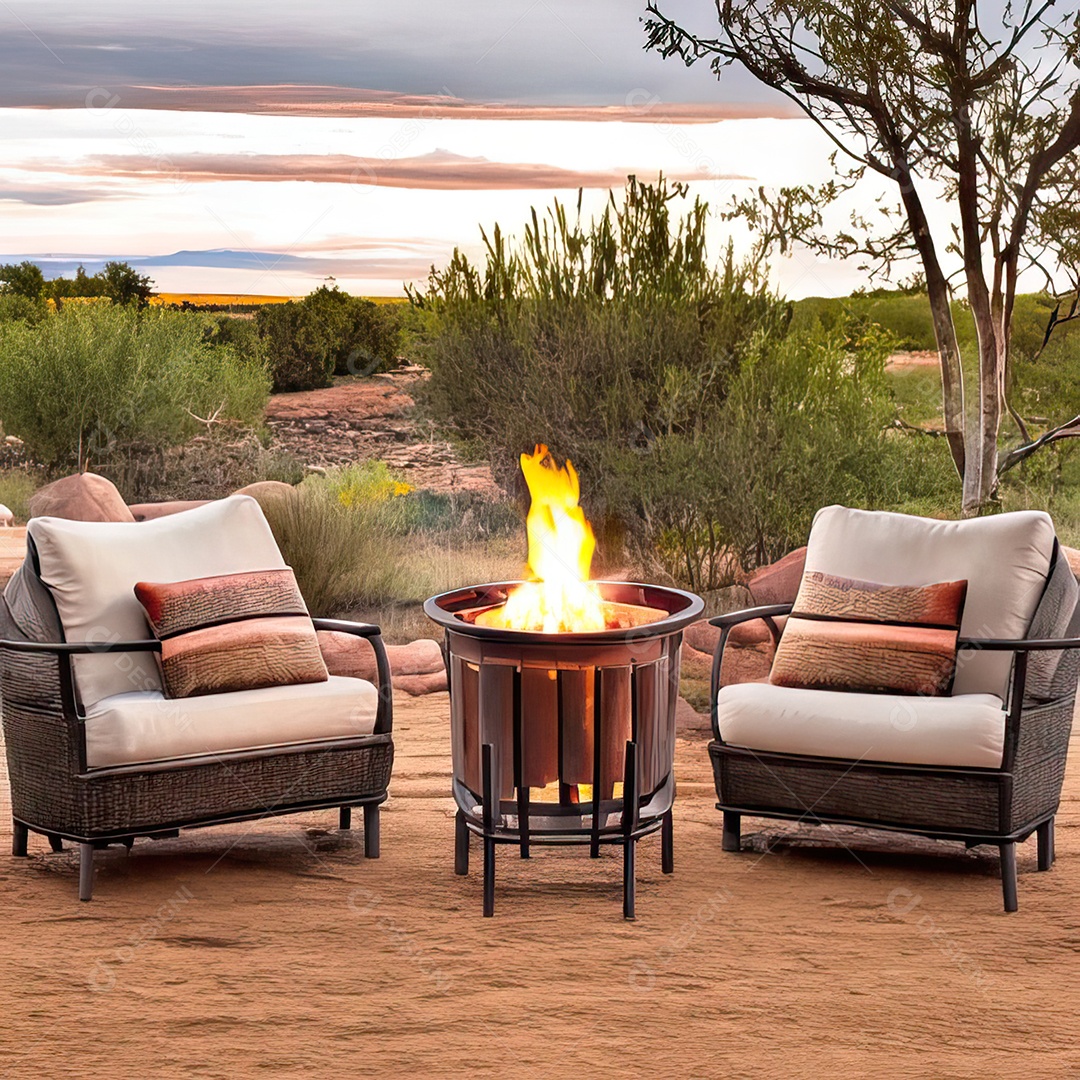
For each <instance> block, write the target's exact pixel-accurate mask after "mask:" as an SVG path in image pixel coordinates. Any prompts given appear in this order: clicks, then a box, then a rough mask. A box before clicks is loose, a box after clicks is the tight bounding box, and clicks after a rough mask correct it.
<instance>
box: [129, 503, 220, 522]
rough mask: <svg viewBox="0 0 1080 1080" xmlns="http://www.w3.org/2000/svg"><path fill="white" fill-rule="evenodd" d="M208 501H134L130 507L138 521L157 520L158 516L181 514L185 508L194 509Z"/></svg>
mask: <svg viewBox="0 0 1080 1080" xmlns="http://www.w3.org/2000/svg"><path fill="white" fill-rule="evenodd" d="M206 503H207V500H206V499H177V500H175V501H173V502H159V503H132V504H131V506H129V507H128V509H129V510H130V511H131V513H132V516H133V517H134V518H135V520H136V521H155V520H156V519H157V518H163V517H168V516H169V515H170V514H179V513H181V512H182V511H184V510H194V509H195V508H196V507H197V506H205V505H206Z"/></svg>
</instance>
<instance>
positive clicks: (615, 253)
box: [412, 178, 789, 512]
mask: <svg viewBox="0 0 1080 1080" xmlns="http://www.w3.org/2000/svg"><path fill="white" fill-rule="evenodd" d="M685 194H686V191H685V188H684V187H683V186H680V185H675V186H674V187H673V188H671V189H669V188H668V187H667V185H666V184H665V183H664V182H663V181H661V182H660V183H659V184H658V185H656V186H650V185H641V184H637V183H636V181H634V180H633V179H632V178H631V181H630V183H629V184H628V186H627V189H626V193H625V197H624V199H623V200H622V202H621V203H620V202H616V200H615V198H614V197H612V199H611V201H610V203H609V205H608V206H607V208H606V210H605V211H604V213H603V215H602V216H601V217H600V218H599V219H596V220H593V221H592V222H590V223H588V224H586V223H584V222H583V221H582V220H581V218H580V205H579V216H578V218H577V219H576V220H571V218H570V217H569V216H568V214H567V211H566V208H565V207H564V206H562V204H560V203H558V202H556V203H555V205H554V207H553V208H552V209H551V210H550V211H549V213H548V215H547V216H546V217H544V218H540V217H538V215H537V214H536V212H535V211H534V212H533V216H532V220H531V221H530V222H529V223H528V224H527V225H526V227H525V231H524V236H523V240H522V242H521V245H520V246H519V247H518V248H517V249H513V248H512V247H511V245H510V244H509V243H508V242H507V241H506V239H505V238H504V236H503V234H502V232H501V230H500V228H499V227H498V226H496V227H495V228H494V230H493V231H492V234H491V236H490V237H488V236H486V235H485V242H486V244H487V257H486V262H485V265H484V267H483V268H482V270H481V269H479V268H476V267H474V266H473V265H472V264H471V263H470V262H469V261H468V259H466V257H465V256H464V255H462V254H461V253H460V252H455V254H454V257H453V258H452V260H451V262H450V264H449V265H448V266H447V267H446V269H445V270H443V271H441V272H440V271H435V270H433V271H432V273H431V276H430V278H429V281H428V287H427V290H426V292H424V293H423V294H419V293H414V294H413V295H412V300H413V302H414V304H415V306H416V308H417V310H418V313H419V316H420V318H421V320H422V327H421V329H420V330H419V331H418V332H417V336H416V342H417V345H418V347H419V349H420V355H421V357H422V358H423V359H424V361H425V362H426V363H427V364H428V366H429V367H430V369H431V378H430V380H429V381H428V383H427V385H426V386H425V387H424V389H423V390H422V403H423V405H424V407H425V408H426V409H427V411H428V412H429V414H430V415H431V416H432V417H433V418H434V419H435V420H436V421H437V422H438V423H439V424H440V425H441V426H442V427H443V428H444V429H445V430H447V431H448V432H450V433H451V434H452V435H453V436H454V437H456V438H457V439H458V440H460V441H462V442H463V443H465V444H466V445H471V446H478V445H479V446H482V447H483V449H484V452H485V453H486V455H487V456H488V457H489V458H490V460H491V463H492V466H493V468H494V469H495V471H496V474H497V475H499V476H502V477H504V478H508V477H509V476H510V475H512V474H513V472H514V471H515V470H516V464H517V455H518V453H520V452H521V451H522V450H531V449H532V447H533V445H534V444H535V443H537V442H545V443H547V444H548V445H549V446H551V447H552V448H553V450H555V452H556V453H557V454H558V455H559V456H560V457H570V458H572V459H573V460H574V462H575V464H576V465H577V466H578V469H579V472H580V473H581V476H582V481H583V485H584V487H583V490H584V495H585V498H586V500H587V501H588V502H589V503H590V505H591V506H592V508H593V510H594V512H599V511H603V510H608V509H610V507H608V506H607V490H608V489H607V485H606V484H605V483H604V482H603V481H602V479H601V476H602V472H601V466H602V464H603V462H604V461H605V459H606V458H607V457H608V456H609V455H610V452H611V450H612V448H621V449H624V450H627V451H630V450H632V449H633V448H635V447H647V446H648V445H650V444H651V443H652V442H654V441H655V440H656V439H658V438H660V437H662V436H666V435H672V434H684V435H690V434H692V433H693V432H695V431H697V430H699V429H700V428H701V425H702V423H703V422H704V421H705V419H706V418H707V417H708V415H709V414H710V413H711V412H713V411H715V409H716V408H717V406H718V404H719V403H720V402H721V401H722V400H723V398H724V396H725V394H726V392H727V387H728V384H729V382H730V380H731V378H732V377H733V375H734V374H735V373H736V372H737V371H738V368H739V364H740V361H741V358H742V356H743V355H744V354H745V352H746V350H747V348H748V346H749V343H750V342H751V340H753V339H754V337H755V336H760V335H765V336H767V337H771V336H779V335H782V334H783V332H784V327H785V324H786V321H787V318H788V314H789V312H788V308H787V306H786V305H785V304H782V303H781V302H780V301H779V300H778V299H777V298H776V297H775V296H774V295H773V294H772V293H771V292H770V291H769V289H768V287H767V285H766V284H765V281H764V279H763V278H762V277H760V276H759V275H758V274H757V273H756V272H755V270H754V269H753V268H752V267H750V266H748V265H745V264H740V263H739V262H738V261H737V260H736V259H735V258H734V256H733V254H732V252H731V250H730V249H729V250H728V252H727V254H726V257H725V258H724V260H723V261H722V262H721V264H720V266H719V267H718V268H717V267H714V266H713V265H712V264H711V263H710V262H709V259H708V254H707V251H706V248H705V215H706V207H705V206H704V204H702V203H701V202H695V203H694V204H693V206H692V207H691V208H690V209H689V210H688V212H687V213H686V215H685V216H683V217H679V218H676V219H674V220H673V210H672V203H673V202H675V201H676V200H678V199H680V198H683V197H684V196H685Z"/></svg>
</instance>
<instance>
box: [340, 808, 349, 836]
mask: <svg viewBox="0 0 1080 1080" xmlns="http://www.w3.org/2000/svg"><path fill="white" fill-rule="evenodd" d="M338 828H339V829H340V830H341V831H342V832H348V830H349V829H351V828H352V807H351V806H342V807H339V808H338Z"/></svg>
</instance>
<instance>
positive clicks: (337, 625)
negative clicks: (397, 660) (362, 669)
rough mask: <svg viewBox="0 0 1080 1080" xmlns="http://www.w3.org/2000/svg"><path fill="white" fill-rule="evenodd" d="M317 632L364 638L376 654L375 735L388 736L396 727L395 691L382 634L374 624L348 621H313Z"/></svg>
mask: <svg viewBox="0 0 1080 1080" xmlns="http://www.w3.org/2000/svg"><path fill="white" fill-rule="evenodd" d="M311 621H312V622H313V623H314V624H315V629H316V630H331V631H333V632H334V633H337V634H352V635H353V637H359V638H364V639H365V640H366V641H368V642H369V643H370V644H371V648H372V651H373V652H374V653H375V671H376V673H377V675H378V680H379V687H378V689H379V711H378V712H377V713H376V714H375V734H376V735H388V734H390V732H391V731H392V730H393V727H394V690H393V684H392V682H391V677H390V658H389V657H388V656H387V655H386V646H385V645H384V644H383V639H382V633H381V631H380V630H379V628H378V627H377V626H375V625H374V624H373V623H359V622H349V621H348V620H347V619H312V620H311Z"/></svg>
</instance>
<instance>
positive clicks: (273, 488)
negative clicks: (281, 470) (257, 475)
mask: <svg viewBox="0 0 1080 1080" xmlns="http://www.w3.org/2000/svg"><path fill="white" fill-rule="evenodd" d="M233 494H234V495H250V496H251V497H252V498H253V499H254V500H255V501H256V502H257V503H258V504H259V505H260V506H266V504H267V503H270V502H278V501H279V500H281V499H295V498H296V488H294V487H293V486H292V484H283V483H282V482H281V481H280V480H259V481H257V482H256V483H254V484H248V485H247V486H246V487H242V488H240V489H239V491H235V492H233Z"/></svg>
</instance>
